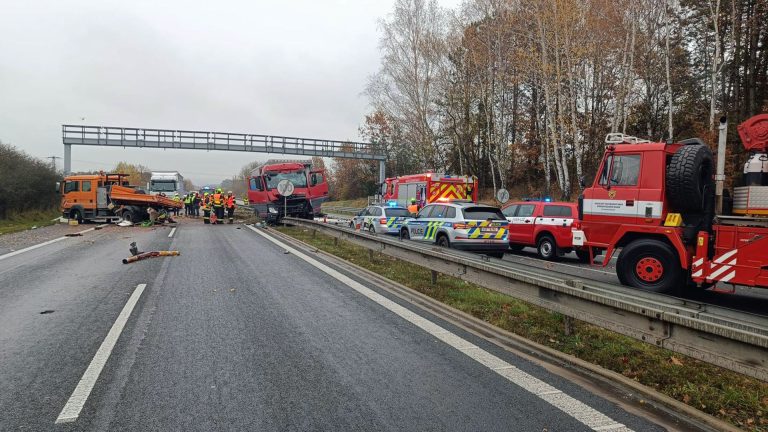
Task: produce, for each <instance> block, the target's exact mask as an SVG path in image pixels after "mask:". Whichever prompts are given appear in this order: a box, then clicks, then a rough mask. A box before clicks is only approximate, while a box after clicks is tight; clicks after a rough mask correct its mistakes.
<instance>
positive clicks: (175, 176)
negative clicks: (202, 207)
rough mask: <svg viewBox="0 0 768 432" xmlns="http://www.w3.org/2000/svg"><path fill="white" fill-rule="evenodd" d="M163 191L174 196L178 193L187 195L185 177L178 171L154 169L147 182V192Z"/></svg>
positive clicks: (155, 193)
mask: <svg viewBox="0 0 768 432" xmlns="http://www.w3.org/2000/svg"><path fill="white" fill-rule="evenodd" d="M161 192H162V193H164V194H165V195H166V196H173V195H174V194H176V193H178V194H179V195H180V196H184V195H186V193H187V191H186V190H185V188H184V177H182V175H181V174H179V172H178V171H152V176H151V177H150V178H149V184H147V193H149V194H152V195H157V194H159V193H161Z"/></svg>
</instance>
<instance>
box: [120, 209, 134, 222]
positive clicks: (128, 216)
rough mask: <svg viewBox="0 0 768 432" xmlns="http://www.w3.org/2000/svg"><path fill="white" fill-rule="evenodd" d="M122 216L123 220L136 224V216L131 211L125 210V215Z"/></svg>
mask: <svg viewBox="0 0 768 432" xmlns="http://www.w3.org/2000/svg"><path fill="white" fill-rule="evenodd" d="M121 216H122V217H123V220H127V221H129V222H132V223H136V214H135V212H134V211H133V210H131V209H125V210H123V213H122V214H121Z"/></svg>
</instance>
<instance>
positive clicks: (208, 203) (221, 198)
mask: <svg viewBox="0 0 768 432" xmlns="http://www.w3.org/2000/svg"><path fill="white" fill-rule="evenodd" d="M236 206H237V204H236V203H235V194H233V193H232V191H228V192H227V194H226V195H224V193H223V192H222V191H221V188H216V190H215V191H214V192H213V193H208V192H205V193H204V194H203V199H202V202H201V207H202V209H203V223H205V224H223V223H224V213H225V212H226V217H227V223H229V224H231V223H234V222H235V207H236Z"/></svg>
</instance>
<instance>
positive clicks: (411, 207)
mask: <svg viewBox="0 0 768 432" xmlns="http://www.w3.org/2000/svg"><path fill="white" fill-rule="evenodd" d="M418 212H419V206H417V205H416V204H411V205H409V206H408V213H413V214H416V213H418Z"/></svg>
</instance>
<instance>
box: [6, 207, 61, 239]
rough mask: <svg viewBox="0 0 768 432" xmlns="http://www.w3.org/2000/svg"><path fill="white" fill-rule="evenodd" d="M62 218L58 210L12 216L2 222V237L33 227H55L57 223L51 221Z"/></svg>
mask: <svg viewBox="0 0 768 432" xmlns="http://www.w3.org/2000/svg"><path fill="white" fill-rule="evenodd" d="M57 216H61V212H59V211H58V210H48V211H41V210H34V211H28V212H24V213H18V214H15V215H12V216H11V217H9V218H8V219H3V220H0V235H2V234H10V233H14V232H19V231H24V230H27V229H30V228H32V227H38V228H39V227H43V226H47V225H54V224H56V223H57V222H56V221H52V220H51V219H53V218H55V217H57Z"/></svg>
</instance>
